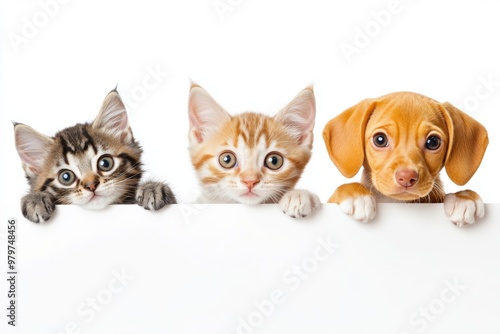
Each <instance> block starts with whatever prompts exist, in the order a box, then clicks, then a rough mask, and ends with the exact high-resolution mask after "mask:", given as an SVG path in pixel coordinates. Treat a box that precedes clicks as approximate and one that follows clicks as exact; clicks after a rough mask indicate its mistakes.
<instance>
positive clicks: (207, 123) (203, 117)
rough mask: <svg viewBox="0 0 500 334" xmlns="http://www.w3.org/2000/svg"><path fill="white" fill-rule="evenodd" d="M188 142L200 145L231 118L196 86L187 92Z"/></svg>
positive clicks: (206, 93) (192, 86)
mask: <svg viewBox="0 0 500 334" xmlns="http://www.w3.org/2000/svg"><path fill="white" fill-rule="evenodd" d="M188 109H189V140H190V142H191V143H201V142H203V141H204V140H205V139H207V138H208V137H210V136H211V135H212V134H213V133H215V132H217V130H219V129H220V127H221V125H222V124H224V123H226V122H227V121H229V120H230V119H231V116H230V115H229V114H228V113H227V112H226V111H225V110H224V109H223V108H222V107H221V106H220V105H219V104H218V103H217V102H216V101H215V100H214V99H213V98H212V97H211V96H210V94H208V92H207V91H206V90H204V89H203V88H201V87H200V86H198V85H196V84H192V85H191V90H190V91H189V105H188Z"/></svg>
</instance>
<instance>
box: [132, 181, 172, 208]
mask: <svg viewBox="0 0 500 334" xmlns="http://www.w3.org/2000/svg"><path fill="white" fill-rule="evenodd" d="M135 200H136V202H137V204H139V205H140V206H142V207H144V209H146V210H160V209H161V208H163V207H164V206H165V205H167V204H175V203H177V201H176V199H175V196H174V193H173V192H172V190H170V187H169V186H168V185H167V184H165V183H162V182H144V183H142V184H140V185H139V186H138V187H137V192H136V193H135Z"/></svg>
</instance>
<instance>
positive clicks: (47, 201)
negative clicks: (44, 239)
mask: <svg viewBox="0 0 500 334" xmlns="http://www.w3.org/2000/svg"><path fill="white" fill-rule="evenodd" d="M55 209H56V205H55V198H54V196H53V195H52V194H50V193H46V192H34V193H30V194H28V195H26V196H24V197H23V198H22V199H21V211H22V212H23V216H24V217H26V218H27V219H29V220H31V221H32V222H34V223H44V222H46V221H48V220H49V219H50V217H52V213H54V210H55Z"/></svg>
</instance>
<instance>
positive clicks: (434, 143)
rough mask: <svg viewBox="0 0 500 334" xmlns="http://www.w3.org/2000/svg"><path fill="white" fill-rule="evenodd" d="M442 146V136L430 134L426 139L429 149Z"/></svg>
mask: <svg viewBox="0 0 500 334" xmlns="http://www.w3.org/2000/svg"><path fill="white" fill-rule="evenodd" d="M440 146H441V138H439V137H438V136H430V137H429V138H427V140H426V141H425V147H426V148H427V149H428V150H431V151H435V150H437V149H438V148H439V147H440Z"/></svg>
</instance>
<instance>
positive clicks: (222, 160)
mask: <svg viewBox="0 0 500 334" xmlns="http://www.w3.org/2000/svg"><path fill="white" fill-rule="evenodd" d="M219 164H220V165H221V166H222V167H224V168H228V169H229V168H233V167H234V166H236V156H235V155H234V153H233V152H224V153H222V154H221V155H219Z"/></svg>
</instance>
